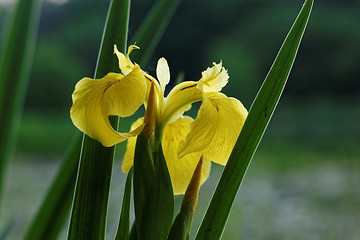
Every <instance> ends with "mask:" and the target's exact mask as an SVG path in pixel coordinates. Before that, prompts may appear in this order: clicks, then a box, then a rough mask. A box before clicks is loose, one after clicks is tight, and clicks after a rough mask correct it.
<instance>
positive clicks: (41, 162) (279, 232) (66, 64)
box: [0, 0, 360, 239]
mask: <svg viewBox="0 0 360 240" xmlns="http://www.w3.org/2000/svg"><path fill="white" fill-rule="evenodd" d="M12 3H13V1H11V0H0V41H1V39H2V36H3V33H4V31H3V29H4V27H5V26H6V21H7V17H8V16H9V15H10V14H11V9H12V7H13V4H12ZM302 3H303V1H302V0H292V1H289V0H286V1H285V0H276V1H266V0H255V1H254V0H253V1H250V0H222V1H205V0H198V1H192V0H184V1H183V2H182V3H181V4H180V7H179V9H178V11H177V13H176V15H175V17H174V19H173V20H172V21H171V23H170V25H169V27H168V30H167V32H166V34H165V35H164V37H163V38H162V40H161V42H160V44H159V47H157V49H156V52H155V53H154V54H153V57H152V59H151V60H150V63H149V65H148V66H142V67H143V69H144V70H146V71H148V72H150V73H154V71H155V68H156V63H157V59H158V58H159V57H162V56H164V57H165V58H166V59H167V60H168V62H169V65H170V71H171V75H172V80H173V81H174V80H175V79H176V77H177V76H178V74H184V76H185V80H198V79H199V78H200V77H201V71H203V70H205V69H206V68H207V67H209V66H211V65H212V62H214V61H215V62H219V61H220V60H222V61H223V65H224V66H225V68H226V69H228V72H229V75H230V80H229V83H228V85H227V86H226V87H225V88H224V90H223V91H224V92H225V93H226V94H227V95H228V96H234V97H236V98H238V99H239V100H241V101H242V102H243V103H244V105H245V106H246V107H247V108H248V109H249V108H250V105H251V102H252V101H253V99H254V97H255V95H256V92H257V91H258V89H259V87H260V85H261V83H262V81H263V79H264V78H265V76H266V74H267V71H268V70H269V68H270V66H271V64H272V61H273V60H274V58H275V56H276V54H277V51H278V50H279V48H280V46H281V43H282V41H283V40H284V38H285V36H286V33H287V32H288V31H289V29H290V27H291V24H292V23H293V21H294V19H295V17H296V15H297V13H298V11H299V10H300V8H301V5H302ZM108 4H109V1H103V0H67V1H66V0H58V1H56V0H52V1H50V0H48V1H44V5H43V10H42V16H41V23H40V29H39V36H38V42H37V46H36V49H35V56H34V62H33V68H32V72H31V79H30V82H29V86H28V94H27V98H26V102H25V110H24V115H23V119H22V126H21V129H20V135H19V140H18V147H17V151H16V153H15V155H14V157H13V159H12V161H11V164H10V168H9V171H8V174H7V183H6V193H7V194H6V195H5V197H4V200H3V203H2V211H0V214H1V215H0V216H1V217H0V219H1V220H0V231H1V230H2V229H4V228H5V226H7V225H8V224H9V223H11V222H15V223H14V224H15V225H14V226H15V228H16V229H17V230H16V231H15V230H14V231H12V233H11V234H10V235H9V239H19V236H21V235H16V234H17V232H20V233H21V231H23V230H24V229H26V227H27V224H28V223H29V221H30V219H31V216H32V215H33V214H34V212H35V211H36V208H37V206H38V205H39V204H40V202H41V201H40V200H41V199H42V196H43V195H44V193H45V191H46V187H47V186H48V185H49V183H50V181H51V178H52V177H53V176H54V173H55V171H56V169H57V167H58V164H59V162H60V161H61V157H62V155H63V153H64V151H65V149H66V147H67V145H68V143H69V141H70V140H71V138H72V135H73V133H74V132H75V131H77V130H76V128H75V127H74V126H73V125H72V123H71V120H70V117H69V108H70V107H71V93H72V91H73V88H74V85H75V83H76V82H77V81H78V80H79V79H81V78H82V77H84V76H89V77H91V76H92V75H93V73H94V69H95V63H96V58H97V53H98V49H99V45H100V41H101V35H102V31H103V27H104V21H105V18H106V13H107V8H108ZM152 4H153V1H146V0H134V1H132V5H131V16H130V28H129V29H130V32H129V38H130V39H131V36H132V35H133V34H134V32H135V30H136V29H137V27H138V26H139V25H140V23H141V22H142V20H143V19H144V17H145V15H146V13H147V11H148V10H149V8H150V7H151V6H152ZM359 12H360V1H359V0H348V1H341V0H328V1H321V0H319V1H315V4H314V9H313V13H312V16H311V17H310V22H309V25H308V28H307V30H306V32H305V35H304V38H303V42H302V43H301V46H300V50H299V53H298V57H297V59H296V61H295V64H294V68H293V71H292V73H291V74H290V78H289V82H288V84H287V86H286V87H285V91H284V94H283V96H282V98H281V100H280V103H279V105H278V109H277V111H275V114H274V116H273V119H272V121H271V122H270V125H269V127H268V130H267V132H266V133H265V136H264V138H263V141H262V142H261V144H260V147H259V149H258V152H257V153H256V155H255V157H254V159H253V162H252V164H251V165H250V168H249V171H248V174H247V176H246V178H245V180H244V182H243V184H242V186H241V188H240V191H239V194H238V197H237V200H236V203H235V205H234V207H233V211H232V214H231V215H230V218H229V222H228V226H227V228H226V229H225V233H224V235H223V239H360V230H359V228H358V226H359V225H360V205H359V202H360V189H359V186H358V183H359V182H360V164H359V160H360V150H359V141H360V128H359V122H360V101H359V100H360V81H359V75H360V66H359V65H360V46H359V43H360V27H359V23H360V14H359ZM130 43H133V42H130ZM140 47H141V46H140ZM140 51H141V50H140ZM114 58H115V56H114ZM131 120H132V119H125V120H122V121H121V128H122V129H126V128H128V126H129V124H130V121H131ZM124 146H125V144H120V145H119V147H118V152H119V154H117V157H116V162H115V168H114V180H113V186H112V193H111V194H112V195H111V202H110V207H111V208H113V209H115V210H114V211H111V213H110V215H109V221H108V225H109V234H108V237H109V239H111V238H112V237H113V234H114V231H115V227H116V224H117V213H118V212H119V211H118V209H119V208H120V199H121V198H120V197H121V194H122V193H121V189H122V185H123V179H124V174H122V173H120V164H121V161H120V160H121V157H122V152H123V150H124ZM221 171H222V167H219V166H214V167H213V171H212V174H211V176H210V180H209V181H208V182H206V184H205V185H204V186H203V187H202V189H201V192H200V202H199V206H198V211H197V212H196V214H195V215H196V219H195V221H194V226H193V229H195V226H196V225H197V224H198V222H199V221H200V219H201V214H202V213H203V212H204V211H205V210H206V207H207V203H208V202H209V200H210V197H211V193H212V192H213V190H214V188H215V185H216V182H217V180H218V178H219V176H220V174H221ZM28 182H32V183H33V184H31V186H32V187H28V185H26V187H25V183H28ZM25 199H27V200H28V201H27V202H26V205H25ZM29 204H30V207H29ZM219 207H221V206H219ZM193 232H194V230H193Z"/></svg>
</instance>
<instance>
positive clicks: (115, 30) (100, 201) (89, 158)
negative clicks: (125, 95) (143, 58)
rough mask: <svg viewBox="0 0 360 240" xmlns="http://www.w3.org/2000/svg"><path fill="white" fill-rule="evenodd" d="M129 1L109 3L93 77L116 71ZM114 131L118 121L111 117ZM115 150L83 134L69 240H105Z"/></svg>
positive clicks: (125, 35) (124, 46)
mask: <svg viewBox="0 0 360 240" xmlns="http://www.w3.org/2000/svg"><path fill="white" fill-rule="evenodd" d="M129 6H130V2H129V0H113V1H112V2H111V4H110V8H109V12H108V17H107V21H106V24H105V29H104V34H103V39H102V43H101V48H100V53H99V57H98V64H97V67H96V71H95V78H99V77H102V76H104V75H105V74H106V73H108V72H111V71H116V70H117V71H119V70H118V67H117V61H116V57H115V56H114V54H113V46H114V44H115V43H116V44H117V46H118V49H119V51H122V52H125V48H126V40H127V28H128V22H129ZM110 122H111V124H112V126H113V127H114V128H115V129H117V124H118V118H116V117H112V118H110ZM114 150H115V147H110V148H106V147H103V146H102V145H101V144H100V143H99V142H97V141H96V140H94V139H92V138H90V137H88V136H86V135H84V139H83V145H82V152H81V157H80V168H79V173H78V178H77V183H76V191H75V198H74V202H73V209H72V213H71V219H70V227H69V232H68V239H97V240H99V239H104V238H105V226H106V215H107V205H108V197H109V188H110V180H111V171H112V165H113V157H114Z"/></svg>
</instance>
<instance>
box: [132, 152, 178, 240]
mask: <svg viewBox="0 0 360 240" xmlns="http://www.w3.org/2000/svg"><path fill="white" fill-rule="evenodd" d="M161 149H162V148H161V147H160V148H159V151H158V152H155V153H154V156H155V171H154V175H153V177H152V180H151V185H150V189H149V191H148V192H147V195H146V199H145V202H144V204H143V209H142V214H141V218H140V219H137V218H136V223H137V230H138V237H139V239H140V240H145V239H146V240H158V239H167V236H168V234H169V231H170V228H171V224H172V220H173V212H174V193H173V190H172V184H171V179H170V174H169V171H168V168H167V165H166V162H165V158H164V155H163V153H162V150H161ZM134 191H135V189H134ZM135 207H136V206H135Z"/></svg>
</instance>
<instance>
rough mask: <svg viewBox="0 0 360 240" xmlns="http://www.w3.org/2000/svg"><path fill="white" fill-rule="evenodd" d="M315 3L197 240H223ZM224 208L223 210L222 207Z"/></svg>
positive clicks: (295, 32) (293, 35)
mask: <svg viewBox="0 0 360 240" xmlns="http://www.w3.org/2000/svg"><path fill="white" fill-rule="evenodd" d="M312 6H313V0H306V1H305V4H304V5H303V8H302V9H301V11H300V13H299V15H298V17H297V18H296V20H295V22H294V25H293V26H292V28H291V30H290V31H289V34H288V35H287V37H286V39H285V41H284V43H283V45H282V47H281V49H280V51H279V53H278V55H277V57H276V59H275V61H274V63H273V65H272V67H271V69H270V71H269V73H268V75H267V77H266V78H265V81H264V83H263V85H262V87H261V88H260V90H259V92H258V95H257V96H256V98H255V101H254V102H253V104H252V107H251V109H250V111H249V115H248V117H247V120H246V122H245V124H244V126H243V129H242V131H241V133H240V136H239V138H238V140H237V143H236V145H235V147H234V150H233V152H232V154H231V156H230V158H229V161H228V163H227V165H226V167H225V169H224V172H223V174H222V176H221V179H220V181H219V183H218V186H217V188H216V190H215V193H214V195H213V198H212V200H211V202H210V205H209V208H208V210H207V212H206V215H205V217H204V219H203V221H202V224H201V226H200V228H199V231H198V233H197V236H196V239H197V240H201V239H219V238H220V237H221V235H222V232H223V229H224V227H225V224H226V221H227V218H228V215H229V212H230V210H231V207H232V204H233V201H234V199H235V196H236V193H237V191H238V189H239V187H240V183H241V181H242V179H243V177H244V175H245V173H246V170H247V168H248V166H249V164H250V161H251V159H252V156H253V155H254V153H255V151H256V148H257V146H258V144H259V142H260V141H261V138H262V135H263V134H264V132H265V130H266V127H267V125H268V123H269V121H270V118H271V116H272V114H273V112H274V110H275V107H276V105H277V103H278V101H279V98H280V96H281V94H282V91H283V89H284V86H285V84H286V81H287V78H288V76H289V74H290V70H291V68H292V65H293V62H294V60H295V56H296V53H297V51H298V48H299V44H300V41H301V38H302V36H303V33H304V31H305V28H306V25H307V22H308V20H309V17H310V13H311V9H312ZM219 206H221V207H219Z"/></svg>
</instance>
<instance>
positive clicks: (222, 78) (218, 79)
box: [199, 62, 229, 92]
mask: <svg viewBox="0 0 360 240" xmlns="http://www.w3.org/2000/svg"><path fill="white" fill-rule="evenodd" d="M213 64H214V66H213V67H211V68H210V67H209V68H207V69H206V70H205V71H203V72H202V73H201V75H202V77H201V79H200V80H199V83H202V85H203V90H204V91H205V92H219V91H221V89H222V88H223V87H224V86H225V85H226V84H227V82H228V79H229V75H228V73H227V71H226V70H225V68H224V67H223V66H222V62H220V63H218V64H216V63H213Z"/></svg>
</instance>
